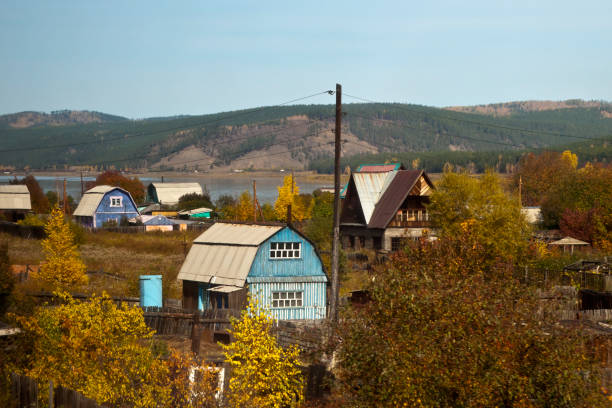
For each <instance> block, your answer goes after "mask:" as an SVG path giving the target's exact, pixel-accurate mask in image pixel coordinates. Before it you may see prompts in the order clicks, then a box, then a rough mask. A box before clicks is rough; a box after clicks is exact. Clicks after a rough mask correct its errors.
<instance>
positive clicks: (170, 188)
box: [146, 183, 204, 205]
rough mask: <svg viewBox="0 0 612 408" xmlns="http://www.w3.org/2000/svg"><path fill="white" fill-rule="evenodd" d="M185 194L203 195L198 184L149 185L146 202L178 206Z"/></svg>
mask: <svg viewBox="0 0 612 408" xmlns="http://www.w3.org/2000/svg"><path fill="white" fill-rule="evenodd" d="M187 194H200V195H202V194H204V191H203V190H202V186H201V185H200V183H151V184H149V186H148V187H147V199H146V201H147V202H150V203H158V204H162V205H175V204H178V202H179V198H181V197H182V196H184V195H187Z"/></svg>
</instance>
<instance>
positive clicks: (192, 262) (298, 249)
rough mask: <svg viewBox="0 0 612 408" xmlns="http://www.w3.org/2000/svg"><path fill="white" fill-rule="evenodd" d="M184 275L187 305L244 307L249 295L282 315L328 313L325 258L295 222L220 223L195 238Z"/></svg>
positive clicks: (314, 316) (278, 316)
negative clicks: (296, 228)
mask: <svg viewBox="0 0 612 408" xmlns="http://www.w3.org/2000/svg"><path fill="white" fill-rule="evenodd" d="M178 279H180V280H182V281H183V307H185V308H187V309H199V310H206V309H215V308H218V309H223V308H232V309H239V308H242V307H244V305H245V302H246V296H247V294H249V295H251V296H254V297H256V298H257V299H258V300H259V302H260V304H261V305H262V306H263V307H265V308H268V309H269V310H270V312H271V314H272V316H273V317H274V318H276V319H278V320H292V319H323V318H325V316H326V314H327V313H326V312H327V282H328V280H327V276H326V274H325V272H324V271H323V264H322V262H321V259H320V258H319V255H318V254H317V252H316V250H315V247H314V245H313V244H312V243H311V242H310V241H309V240H308V239H306V238H305V237H304V236H303V235H301V234H300V233H299V232H298V231H296V230H295V229H293V228H292V227H290V226H284V225H274V226H271V225H247V224H226V223H216V224H214V225H213V226H211V227H210V228H209V229H208V230H206V231H205V232H204V233H203V234H202V235H200V236H199V237H198V238H196V240H195V241H194V242H193V245H192V246H191V249H190V250H189V253H188V254H187V258H186V259H185V262H184V263H183V266H182V267H181V270H180V272H179V275H178Z"/></svg>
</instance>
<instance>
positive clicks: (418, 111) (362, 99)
mask: <svg viewBox="0 0 612 408" xmlns="http://www.w3.org/2000/svg"><path fill="white" fill-rule="evenodd" d="M344 95H346V96H348V97H349V98H353V99H356V100H359V101H362V102H367V103H374V104H377V105H384V103H381V102H375V101H372V100H370V99H366V98H361V97H359V96H355V95H349V94H347V93H345V94H344ZM393 107H394V108H397V109H401V110H405V111H408V112H414V113H419V114H421V115H431V116H434V117H435V116H437V117H439V118H443V119H448V120H454V121H456V122H464V123H470V124H473V125H479V126H488V127H492V128H498V129H505V130H511V131H517V132H525V133H534V134H542V135H549V136H559V137H568V138H575V139H584V140H595V141H601V142H609V141H610V139H605V138H598V137H587V136H577V135H568V134H566V133H559V132H551V131H547V130H534V129H525V128H519V127H514V126H506V125H499V124H495V123H490V122H481V121H477V120H473V119H462V118H455V117H452V116H449V115H444V114H440V113H438V112H425V111H423V110H421V109H414V108H410V107H407V106H405V105H399V104H397V105H395V104H394V105H393Z"/></svg>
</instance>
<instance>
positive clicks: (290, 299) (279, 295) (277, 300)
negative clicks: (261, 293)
mask: <svg viewBox="0 0 612 408" xmlns="http://www.w3.org/2000/svg"><path fill="white" fill-rule="evenodd" d="M270 306H271V307H272V309H291V308H296V307H304V292H303V291H301V290H279V291H273V292H272V301H271V303H270Z"/></svg>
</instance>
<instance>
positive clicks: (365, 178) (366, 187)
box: [352, 171, 397, 223]
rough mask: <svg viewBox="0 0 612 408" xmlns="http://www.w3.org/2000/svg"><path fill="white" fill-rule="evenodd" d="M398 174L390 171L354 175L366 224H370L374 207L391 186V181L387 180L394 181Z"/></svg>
mask: <svg viewBox="0 0 612 408" xmlns="http://www.w3.org/2000/svg"><path fill="white" fill-rule="evenodd" d="M396 173H397V172H396V171H390V172H385V173H353V174H352V177H353V180H354V181H355V187H356V189H357V194H358V196H359V202H360V203H361V209H362V211H363V217H364V218H365V222H366V223H369V222H370V218H371V217H372V213H373V212H374V206H375V205H376V203H377V202H378V200H379V199H380V197H381V196H382V194H383V193H384V192H385V188H386V187H387V186H389V184H390V180H389V181H388V180H387V178H390V179H393V177H395V174H396Z"/></svg>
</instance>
